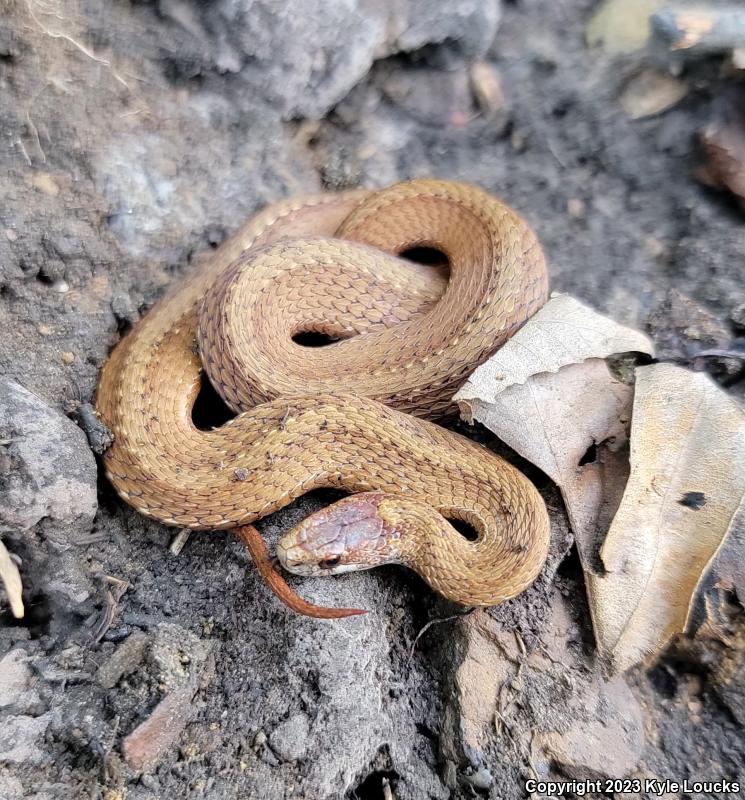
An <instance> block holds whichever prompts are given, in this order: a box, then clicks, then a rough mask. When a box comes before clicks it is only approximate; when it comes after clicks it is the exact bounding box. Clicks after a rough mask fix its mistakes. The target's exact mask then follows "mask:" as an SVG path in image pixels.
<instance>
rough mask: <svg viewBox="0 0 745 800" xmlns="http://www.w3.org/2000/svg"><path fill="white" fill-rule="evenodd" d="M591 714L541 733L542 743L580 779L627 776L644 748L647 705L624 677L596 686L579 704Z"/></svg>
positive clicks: (566, 770) (563, 768)
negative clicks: (563, 728) (644, 709)
mask: <svg viewBox="0 0 745 800" xmlns="http://www.w3.org/2000/svg"><path fill="white" fill-rule="evenodd" d="M577 708H578V713H584V715H585V718H584V719H583V718H578V719H576V720H575V721H574V722H573V723H572V725H571V726H570V727H569V729H568V730H566V731H565V732H563V733H560V732H556V731H552V732H549V733H541V734H539V735H538V736H537V737H536V743H537V744H538V746H539V747H540V748H541V749H542V750H544V751H545V753H546V754H547V755H548V757H549V758H550V759H551V761H553V762H554V763H555V764H557V765H558V766H559V767H560V769H561V771H562V773H564V774H566V775H568V776H571V777H573V778H576V779H583V778H588V779H590V778H622V777H624V776H625V775H628V774H629V773H631V772H632V771H633V770H634V769H635V767H636V765H637V764H638V763H639V759H640V757H641V754H642V751H643V749H644V720H643V718H642V712H641V708H640V707H639V704H638V702H637V700H636V698H635V697H634V695H633V694H632V692H631V690H630V689H629V687H628V686H627V685H626V683H625V682H624V681H623V679H622V678H616V679H614V680H612V681H611V682H609V683H607V684H604V685H602V686H600V687H599V688H595V689H593V688H590V689H589V690H587V691H586V692H585V696H584V697H583V698H582V699H581V701H580V702H579V703H578V705H577Z"/></svg>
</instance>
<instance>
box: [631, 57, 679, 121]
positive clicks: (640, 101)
mask: <svg viewBox="0 0 745 800" xmlns="http://www.w3.org/2000/svg"><path fill="white" fill-rule="evenodd" d="M687 93H688V86H687V85H686V84H685V83H684V82H683V81H681V80H679V79H678V78H674V77H673V76H672V75H670V74H669V73H667V72H663V71H662V70H657V69H651V68H647V69H644V70H642V71H641V72H638V73H637V74H636V75H634V76H633V77H632V78H631V79H630V80H629V81H628V82H627V83H626V86H625V88H624V90H623V93H622V94H621V98H620V102H621V106H622V108H623V110H624V111H625V112H626V113H627V114H628V115H629V116H630V117H631V119H643V118H644V117H652V116H654V115H655V114H661V113H662V112H663V111H667V110H668V109H669V108H672V107H673V106H674V105H676V104H677V103H679V102H680V101H681V100H682V99H683V98H684V97H685V96H686V94H687Z"/></svg>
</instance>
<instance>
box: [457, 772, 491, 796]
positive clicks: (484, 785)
mask: <svg viewBox="0 0 745 800" xmlns="http://www.w3.org/2000/svg"><path fill="white" fill-rule="evenodd" d="M464 780H465V781H466V783H469V784H470V785H471V786H473V788H474V789H475V790H476V791H477V792H486V791H488V790H489V789H490V788H491V786H492V784H493V783H494V776H493V775H492V774H491V772H489V770H488V769H487V768H486V767H482V768H481V769H480V770H478V771H477V772H474V773H473V774H472V775H466V776H465V778H464Z"/></svg>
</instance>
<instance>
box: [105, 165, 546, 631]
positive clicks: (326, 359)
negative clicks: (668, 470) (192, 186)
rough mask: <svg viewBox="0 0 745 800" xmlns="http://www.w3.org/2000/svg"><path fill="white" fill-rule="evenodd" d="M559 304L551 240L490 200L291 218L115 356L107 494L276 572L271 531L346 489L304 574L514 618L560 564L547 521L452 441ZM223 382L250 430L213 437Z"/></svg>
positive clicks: (208, 264)
mask: <svg viewBox="0 0 745 800" xmlns="http://www.w3.org/2000/svg"><path fill="white" fill-rule="evenodd" d="M423 254H429V255H432V254H434V255H435V256H436V257H435V258H432V259H430V260H431V261H435V262H437V263H434V264H428V263H421V262H422V261H426V260H427V259H422V258H421V256H422V255H423ZM417 256H418V257H419V260H417ZM547 293H548V278H547V269H546V263H545V258H544V255H543V252H542V249H541V247H540V244H539V242H538V240H537V237H536V235H535V234H534V232H533V231H532V229H531V228H530V227H529V226H528V224H527V223H526V222H525V221H524V220H523V219H522V218H521V217H520V216H519V215H518V214H517V213H516V212H515V211H514V210H513V209H512V208H510V207H509V206H508V205H507V204H505V203H504V202H502V201H501V200H499V199H497V198H496V197H494V196H492V195H491V194H489V193H487V192H486V191H484V190H482V189H480V188H478V187H476V186H473V185H470V184H466V183H459V182H454V181H445V180H437V179H418V180H411V181H406V182H403V183H399V184H395V185H393V186H390V187H387V188H383V189H351V190H347V191H341V192H327V193H321V194H316V195H307V196H301V197H296V198H292V199H289V200H281V201H278V202H275V203H274V204H271V205H269V206H268V207H266V208H265V209H264V210H262V211H261V212H259V213H258V214H256V215H255V216H254V217H253V218H252V219H250V220H249V221H248V222H247V223H245V224H244V225H243V227H242V228H240V229H239V230H238V231H237V232H236V233H235V234H233V235H232V236H231V237H229V238H228V239H226V241H225V242H224V243H223V244H222V245H221V246H220V247H219V248H218V249H217V250H215V251H213V253H212V254H211V255H210V256H208V257H205V258H202V259H199V260H198V263H197V264H196V266H195V267H194V268H193V270H192V271H191V272H190V273H189V274H188V275H187V276H186V277H185V278H184V279H183V280H181V281H179V282H178V283H177V284H176V285H175V286H174V287H173V288H172V289H171V291H170V292H168V293H167V294H166V295H165V297H164V298H163V299H162V300H160V301H159V302H158V303H157V304H156V305H155V306H154V307H153V308H152V309H151V310H150V311H149V312H148V313H146V314H145V315H144V316H143V318H142V319H140V320H139V321H138V322H137V323H136V324H135V326H134V327H133V328H132V330H130V331H129V332H128V333H127V334H126V335H125V336H124V337H123V338H122V339H121V340H120V341H119V342H118V343H117V345H116V346H115V347H114V349H113V351H112V353H111V354H110V356H109V358H108V360H107V362H106V363H105V364H104V366H103V369H102V371H101V375H100V379H99V383H98V389H97V394H96V411H97V413H98V415H99V417H100V418H101V420H102V421H103V422H104V423H105V424H106V425H107V426H108V427H109V428H110V429H111V431H112V432H113V434H114V440H113V444H112V445H111V447H110V448H109V449H108V450H107V451H106V453H105V454H104V456H103V460H104V467H105V473H106V476H107V478H108V480H109V481H110V482H111V484H112V485H113V486H114V488H115V490H116V491H117V493H118V494H119V496H120V497H121V498H122V499H123V500H124V501H126V502H127V503H128V504H130V505H131V506H133V507H134V508H135V509H136V510H137V511H138V512H140V513H141V514H143V515H145V516H147V517H150V518H152V519H155V520H158V521H160V522H161V523H164V524H166V525H171V526H178V527H180V528H189V529H200V530H219V529H235V530H237V532H238V534H239V536H240V537H241V538H242V539H243V540H244V541H245V542H246V543H247V544H249V546H251V547H252V548H253V549H252V554H254V556H255V557H257V558H261V557H264V556H266V552H267V551H266V546H265V545H264V544H263V542H258V541H257V538H256V536H255V535H254V533H253V532H254V531H255V529H254V528H253V526H252V523H253V522H255V521H256V520H258V519H260V518H262V517H265V516H267V515H269V514H271V513H273V512H275V511H277V510H278V509H280V508H282V507H283V506H286V505H287V504H289V503H291V502H292V501H293V500H295V499H296V498H298V497H300V496H301V495H303V494H306V493H307V492H309V491H311V490H314V489H318V488H324V487H326V488H336V489H340V490H343V491H344V492H346V493H348V494H349V496H348V497H344V498H343V499H342V500H340V501H338V502H337V503H336V504H334V505H331V506H328V507H327V508H325V509H322V510H321V511H319V512H316V514H313V515H311V516H310V517H308V518H307V519H305V520H303V521H302V522H301V523H300V524H299V525H297V526H296V527H294V528H293V529H292V530H290V531H289V532H288V533H286V534H285V535H284V536H283V537H282V538H281V540H280V541H279V543H278V544H277V547H276V553H277V558H278V559H279V562H280V563H281V565H282V566H283V567H284V568H285V570H287V571H288V572H290V573H295V574H300V575H312V576H315V575H331V574H338V573H342V572H348V571H351V570H358V569H366V568H369V567H373V566H377V565H378V564H384V563H398V564H404V565H406V566H408V567H410V568H412V569H414V570H415V571H416V572H418V573H419V575H420V576H421V577H422V578H423V579H424V580H425V581H426V582H427V583H428V584H429V585H430V586H431V587H432V588H433V589H434V590H436V591H437V592H439V593H440V594H442V595H444V596H445V597H446V598H448V599H450V600H452V601H454V602H457V603H460V604H462V605H466V606H491V605H496V604H498V603H501V602H503V601H504V600H507V599H509V598H512V597H514V596H515V595H517V594H519V593H520V592H521V591H523V590H524V589H525V588H526V587H528V586H529V585H530V584H531V583H532V582H533V581H534V580H535V578H536V577H537V575H538V574H539V572H540V570H541V568H542V565H543V563H544V561H545V559H546V556H547V552H548V545H549V531H550V528H549V519H548V514H547V511H546V506H545V503H544V501H543V499H542V497H541V495H540V493H539V492H538V490H537V489H536V488H535V486H534V485H533V483H532V482H531V481H530V480H529V479H528V478H527V477H526V476H525V475H524V474H523V473H522V472H520V471H519V470H518V469H516V468H515V467H514V466H512V465H511V464H510V463H509V462H508V461H506V460H504V459H503V458H501V457H499V456H498V455H496V454H495V453H494V452H492V451H491V450H489V449H488V448H487V447H485V446H484V445H481V444H477V443H476V442H474V441H472V440H471V439H469V438H467V437H464V436H461V435H459V434H457V433H455V432H453V431H452V430H450V429H449V428H446V427H443V426H442V425H439V424H437V421H441V420H443V419H445V420H447V419H448V418H449V417H451V416H452V414H453V413H454V406H453V402H452V397H453V395H454V393H455V392H456V391H457V389H458V388H459V387H460V386H461V385H462V383H463V382H464V380H465V379H466V378H467V376H468V375H469V374H470V373H471V372H472V371H473V370H474V368H475V367H476V366H477V365H479V364H481V363H483V362H484V361H485V360H486V359H488V358H489V357H490V356H491V355H492V354H493V353H494V352H495V351H496V350H498V349H499V347H500V346H501V345H502V344H504V342H506V341H507V340H508V339H509V338H510V337H511V336H512V335H513V334H514V333H515V331H517V330H518V329H519V328H520V327H521V326H522V325H523V324H524V323H525V322H526V320H527V319H529V318H530V317H531V316H532V315H533V314H534V313H535V312H536V311H537V310H538V309H539V308H540V307H541V306H542V305H543V303H544V302H545V300H546V298H547ZM308 335H315V336H316V337H323V341H324V346H317V347H311V346H308V344H307V342H304V341H303V336H306V337H307V336H308ZM207 381H209V382H210V383H211V385H212V387H213V388H214V390H216V391H217V393H218V394H219V395H220V397H221V398H222V399H223V401H224V402H225V404H226V405H227V406H228V407H229V409H230V410H231V412H232V413H233V414H234V416H232V418H230V419H229V420H228V421H227V422H225V423H224V424H221V425H217V426H216V427H213V428H209V427H207V426H204V425H201V426H200V425H198V424H197V423H195V420H194V406H195V402H196V401H197V397H198V395H199V393H200V391H202V389H203V386H204V385H205V384H206V382H207ZM205 428H206V429H205ZM458 523H464V524H465V525H467V526H470V527H471V529H472V530H473V531H474V532H475V533H474V536H470V537H469V536H465V535H463V534H462V533H461V532H460V531H459V525H458ZM461 527H462V526H461ZM257 535H258V534H257ZM259 538H260V537H259ZM260 568H261V566H260ZM268 573H269V570H267V568H266V563H264V569H263V570H262V574H265V575H267V574H268ZM277 580H279V579H277ZM276 582H277V581H275V584H276ZM270 583H271V582H270ZM274 588H275V590H276V585H275V586H274ZM308 606H310V604H308ZM313 608H317V607H313ZM299 610H303V609H302V608H299ZM306 611H307V609H306ZM334 611H336V610H329V614H328V615H329V616H332V615H335V614H334ZM338 611H339V613H338V614H336V615H338V616H343V615H345V614H346V613H350V614H351V613H358V611H359V610H358V609H341V610H338ZM307 613H312V609H311V611H307ZM318 615H319V616H322V615H323V614H321V613H319V614H318Z"/></svg>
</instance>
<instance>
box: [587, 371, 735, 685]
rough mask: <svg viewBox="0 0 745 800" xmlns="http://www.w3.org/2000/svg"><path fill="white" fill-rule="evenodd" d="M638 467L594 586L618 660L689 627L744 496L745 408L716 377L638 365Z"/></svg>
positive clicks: (629, 660) (606, 650)
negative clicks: (695, 602) (705, 580)
mask: <svg viewBox="0 0 745 800" xmlns="http://www.w3.org/2000/svg"><path fill="white" fill-rule="evenodd" d="M636 375H637V379H636V391H635V397H634V408H633V423H632V430H631V473H630V477H629V480H628V484H627V486H626V490H625V492H624V495H623V499H622V501H621V505H620V507H619V510H618V513H617V514H616V516H615V518H614V520H613V522H612V524H611V527H610V530H609V532H608V536H607V537H606V540H605V544H604V545H603V547H602V549H601V551H600V557H601V559H602V562H603V565H604V567H605V569H606V571H607V574H606V575H605V576H603V577H602V578H601V577H597V576H596V577H593V578H591V580H590V582H589V584H588V589H589V592H590V603H591V606H592V608H593V620H594V623H595V633H596V638H597V641H598V647H599V649H600V651H601V653H603V654H604V655H606V656H608V657H610V658H611V659H612V661H613V664H614V665H615V666H616V667H617V668H619V669H626V668H628V667H629V666H631V665H633V664H635V663H637V662H638V661H639V660H641V659H642V658H644V657H645V656H646V655H648V654H651V653H655V652H658V651H659V650H660V648H661V647H662V646H663V645H664V644H665V643H666V642H668V641H669V639H670V638H671V637H672V636H673V635H674V634H676V633H678V632H681V631H684V630H685V629H686V626H687V623H688V618H689V614H690V610H691V607H692V602H693V600H694V598H695V597H696V593H697V590H698V588H699V585H700V583H701V581H702V578H703V577H704V576H705V575H706V573H707V571H708V569H709V566H710V564H711V563H712V561H713V559H714V558H715V557H716V555H717V553H718V552H719V550H720V548H721V547H722V545H723V543H724V542H725V540H726V539H727V536H728V534H729V532H730V529H731V526H732V521H733V519H734V518H735V516H736V514H737V513H738V510H739V509H740V508H741V505H742V503H743V497H744V496H745V413H743V411H742V410H741V409H740V408H739V406H738V405H737V404H736V403H735V402H734V401H733V400H732V399H731V398H730V397H728V395H727V394H726V393H725V392H723V391H722V390H721V389H719V388H718V387H717V386H716V385H715V384H714V383H713V382H712V381H711V380H710V379H709V378H708V377H706V376H705V375H703V374H701V373H692V372H689V371H687V370H684V369H682V368H680V367H676V366H673V365H670V364H657V365H654V366H649V367H642V368H639V369H638V370H637V371H636Z"/></svg>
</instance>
